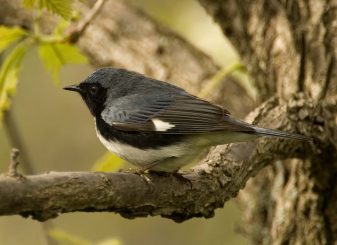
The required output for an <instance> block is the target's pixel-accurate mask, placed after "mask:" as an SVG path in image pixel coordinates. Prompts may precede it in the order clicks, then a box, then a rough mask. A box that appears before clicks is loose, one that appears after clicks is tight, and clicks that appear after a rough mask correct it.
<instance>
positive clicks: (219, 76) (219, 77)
mask: <svg viewBox="0 0 337 245" xmlns="http://www.w3.org/2000/svg"><path fill="white" fill-rule="evenodd" d="M243 69H245V67H244V66H243V65H242V64H240V63H235V64H232V65H230V66H228V67H224V68H222V69H220V70H219V71H218V72H217V73H216V74H215V75H214V76H213V77H212V78H211V79H210V80H209V81H208V82H207V83H206V84H205V86H204V87H203V89H202V90H201V91H200V92H199V94H198V96H199V97H201V98H206V97H207V96H208V95H209V94H210V93H211V92H212V91H213V90H214V89H215V88H216V87H217V86H218V84H219V83H220V82H221V81H223V80H224V79H225V77H227V76H228V75H230V74H231V73H233V72H235V71H237V70H243Z"/></svg>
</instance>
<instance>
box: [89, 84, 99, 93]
mask: <svg viewBox="0 0 337 245" xmlns="http://www.w3.org/2000/svg"><path fill="white" fill-rule="evenodd" d="M89 92H90V94H91V95H96V94H97V92H98V87H97V86H92V87H90V88H89Z"/></svg>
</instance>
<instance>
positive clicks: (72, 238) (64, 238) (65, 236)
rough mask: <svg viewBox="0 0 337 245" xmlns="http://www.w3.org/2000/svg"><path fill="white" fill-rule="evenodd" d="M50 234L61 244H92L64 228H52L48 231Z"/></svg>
mask: <svg viewBox="0 0 337 245" xmlns="http://www.w3.org/2000/svg"><path fill="white" fill-rule="evenodd" d="M49 234H50V236H51V237H52V238H53V239H54V240H56V241H58V242H59V243H61V244H70V245H92V242H90V241H88V240H86V239H84V238H81V237H79V236H76V235H73V234H70V233H69V232H66V231H64V230H60V229H52V230H51V231H49Z"/></svg>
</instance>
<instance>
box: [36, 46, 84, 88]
mask: <svg viewBox="0 0 337 245" xmlns="http://www.w3.org/2000/svg"><path fill="white" fill-rule="evenodd" d="M39 55H40V58H41V60H42V62H43V64H44V66H45V68H46V69H47V70H49V71H50V72H51V75H52V78H53V80H54V82H55V83H57V84H58V83H60V70H61V67H62V66H63V65H66V64H85V63H87V62H88V60H87V58H86V57H85V56H84V55H82V54H81V53H80V51H79V49H78V48H77V47H76V46H73V45H70V44H63V43H43V44H41V45H40V46H39Z"/></svg>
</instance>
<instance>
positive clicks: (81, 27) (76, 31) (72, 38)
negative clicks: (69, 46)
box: [67, 0, 105, 43]
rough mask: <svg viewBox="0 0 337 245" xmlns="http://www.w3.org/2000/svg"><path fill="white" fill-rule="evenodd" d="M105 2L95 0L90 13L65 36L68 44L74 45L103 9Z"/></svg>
mask: <svg viewBox="0 0 337 245" xmlns="http://www.w3.org/2000/svg"><path fill="white" fill-rule="evenodd" d="M104 3H105V0H97V1H96V3H95V4H94V6H93V7H92V8H91V9H90V11H89V12H88V13H87V14H86V15H85V16H84V17H83V19H82V20H81V21H80V22H78V23H77V25H76V26H74V27H73V28H70V30H69V34H68V35H67V40H68V41H69V42H70V43H76V42H77V41H78V39H79V38H80V37H81V36H82V34H83V33H84V31H85V30H86V29H87V27H88V26H89V24H90V22H91V21H92V20H93V19H94V18H95V17H96V15H97V14H98V13H99V11H100V9H101V8H102V7H103V5H104Z"/></svg>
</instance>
